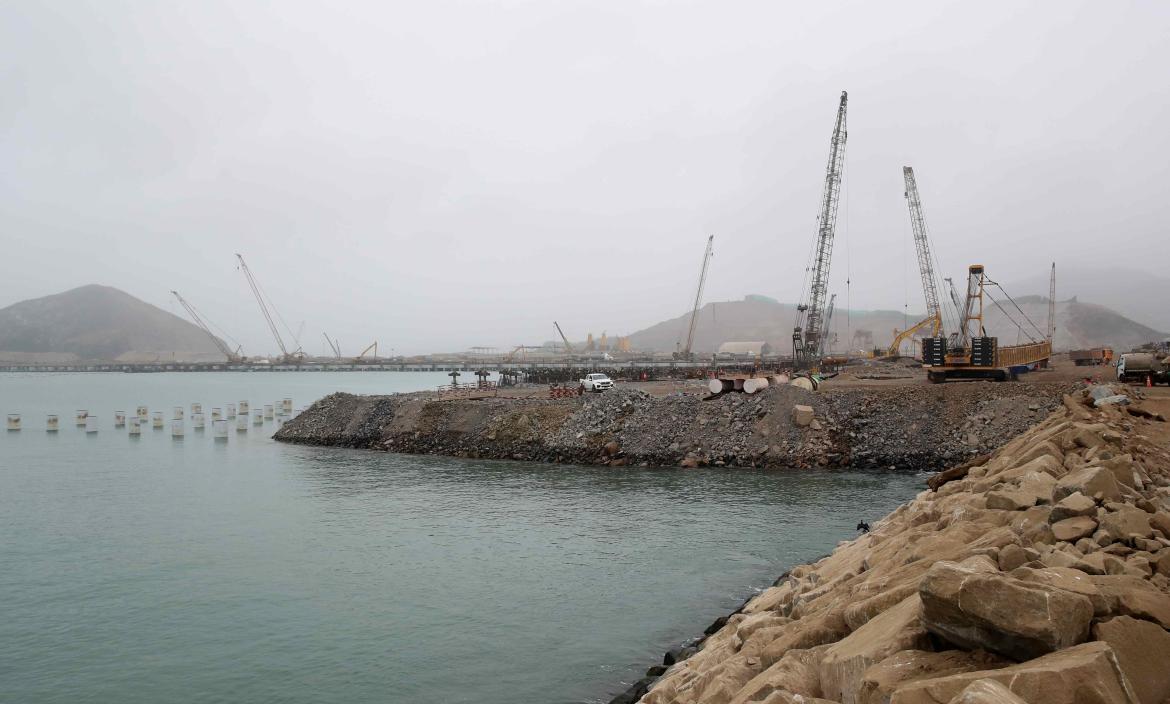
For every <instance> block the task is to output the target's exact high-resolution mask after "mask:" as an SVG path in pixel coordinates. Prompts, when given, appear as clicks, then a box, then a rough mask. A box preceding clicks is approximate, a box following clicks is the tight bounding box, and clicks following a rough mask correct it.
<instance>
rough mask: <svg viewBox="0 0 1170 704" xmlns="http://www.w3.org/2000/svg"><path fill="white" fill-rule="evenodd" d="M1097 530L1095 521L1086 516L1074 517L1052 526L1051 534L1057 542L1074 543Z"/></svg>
mask: <svg viewBox="0 0 1170 704" xmlns="http://www.w3.org/2000/svg"><path fill="white" fill-rule="evenodd" d="M1096 530H1097V521H1094V520H1093V519H1092V518H1089V517H1088V516H1074V517H1073V518H1066V519H1064V520H1063V521H1057V522H1056V523H1053V524H1052V534H1053V535H1054V536H1056V539H1057V540H1063V541H1065V542H1067V543H1074V542H1076V541H1077V540H1079V539H1081V538H1085V537H1088V536H1090V535H1092V534H1093V533H1094V532H1095V531H1096Z"/></svg>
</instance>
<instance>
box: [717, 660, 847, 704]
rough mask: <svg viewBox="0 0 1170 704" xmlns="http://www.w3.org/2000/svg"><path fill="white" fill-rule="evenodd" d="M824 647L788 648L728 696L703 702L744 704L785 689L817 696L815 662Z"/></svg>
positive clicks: (818, 679)
mask: <svg viewBox="0 0 1170 704" xmlns="http://www.w3.org/2000/svg"><path fill="white" fill-rule="evenodd" d="M827 647H828V646H820V647H818V648H810V649H806V650H789V651H788V652H787V653H785V654H784V657H782V658H780V660H779V661H777V662H776V663H775V664H773V665H772V666H771V667H769V668H768V669H767V670H764V671H763V672H761V673H760V674H758V675H756V676H755V677H753V678H752V679H751V680H749V681H748V682H747V683H746V684H744V685H742V686H741V687H738V688H737V689H736V691H735V692H734V695H733V696H731V697H730V698H721V699H718V700H709V699H707V698H706V697H704V699H703V701H720V702H725V701H726V702H729V704H744V703H745V702H758V701H761V700H764V699H765V698H770V697H771V695H772V694H774V693H776V692H788V693H791V694H798V695H801V696H804V697H819V696H820V695H821V683H820V678H819V676H818V675H817V662H818V661H819V660H820V659H821V658H822V657H823V655H824V651H825V649H826V648H827Z"/></svg>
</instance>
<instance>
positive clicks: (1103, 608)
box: [1011, 567, 1119, 616]
mask: <svg viewBox="0 0 1170 704" xmlns="http://www.w3.org/2000/svg"><path fill="white" fill-rule="evenodd" d="M1011 576H1012V577H1015V578H1016V579H1019V580H1023V581H1025V582H1035V583H1037V584H1045V585H1047V586H1050V587H1055V588H1056V589H1063V590H1064V591H1066V592H1073V593H1074V594H1080V595H1081V596H1083V597H1086V598H1087V599H1088V600H1089V602H1090V603H1091V604H1092V605H1093V614H1094V615H1095V616H1105V615H1108V614H1110V613H1113V612H1115V611H1116V610H1117V607H1118V604H1119V600H1118V599H1117V598H1112V599H1111V598H1108V597H1106V596H1105V594H1103V593H1102V592H1101V589H1100V588H1098V587H1097V585H1096V584H1094V583H1093V580H1092V578H1091V577H1090V576H1089V575H1088V574H1086V573H1085V572H1083V571H1081V570H1078V569H1071V568H1068V567H1046V568H1044V569H1032V568H1030V567H1020V568H1018V569H1015V570H1012V572H1011Z"/></svg>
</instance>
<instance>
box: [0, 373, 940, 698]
mask: <svg viewBox="0 0 1170 704" xmlns="http://www.w3.org/2000/svg"><path fill="white" fill-rule="evenodd" d="M445 381H447V379H446V377H445V375H443V374H442V373H436V374H422V373H420V374H406V373H397V374H395V373H352V374H328V373H294V374H288V373H284V374H230V373H227V374H68V375H67V374H62V375H46V374H31V375H11V374H10V375H0V413H3V414H7V413H12V412H20V413H21V414H22V415H23V425H24V429H23V430H21V431H19V432H7V433H5V434H4V435H0V701H5V702H9V701H10V702H22V703H23V704H31V703H34V702H70V703H74V702H110V703H111V704H112V703H118V704H134V703H138V702H141V703H143V704H147V703H149V704H156V703H157V702H225V703H226V702H232V703H236V702H249V703H260V702H273V703H276V702H280V703H289V702H291V703H299V702H304V703H305V704H309V703H312V704H326V703H330V702H337V703H338V704H342V703H344V704H361V703H364V702H421V701H429V702H468V703H471V702H474V703H476V704H494V703H499V704H504V703H507V704H526V703H533V704H535V703H538V702H539V703H541V704H544V703H547V702H595V701H601V700H603V699H605V698H606V697H607V695H608V696H611V695H613V694H615V693H616V692H617V691H619V690H620V689H622V688H623V686H622V683H623V682H626V683H628V682H630V681H632V680H633V679H636V678H637V677H638V676H640V673H641V670H642V669H644V668H645V667H646V666H647V665H649V664H651V663H652V662H653V661H655V660H657V659H658V658H659V657H661V653H662V652H663V651H664V650H666V649H667V648H668V647H671V646H673V645H676V644H678V643H679V642H681V641H682V640H684V639H686V638H688V637H690V636H693V635H695V634H697V633H698V632H700V631H701V630H702V628H703V627H705V626H706V625H707V624H708V623H709V622H710V621H711V620H713V619H714V618H715V617H717V616H719V615H721V614H723V613H725V612H726V611H728V610H729V609H730V608H733V607H734V606H735V605H736V604H738V602H739V601H740V600H742V599H743V598H744V597H745V596H746V595H747V594H749V593H750V592H751V590H753V589H757V588H760V587H763V586H766V585H767V584H768V583H770V582H771V580H772V579H773V578H774V577H775V576H776V575H777V574H779V573H780V572H781V571H783V570H784V569H786V568H787V567H789V566H791V565H792V564H795V563H798V562H802V561H805V560H808V559H810V558H812V557H815V556H817V555H820V554H823V553H825V552H828V551H829V550H831V549H832V547H833V546H834V544H835V543H836V542H837V541H838V540H840V539H843V538H847V537H851V536H852V535H853V527H854V525H855V524H856V523H857V521H858V519H859V518H868V519H875V518H878V517H880V516H881V515H883V514H884V513H886V512H887V511H889V510H890V509H892V508H893V507H895V506H896V505H897V504H898V503H900V502H902V501H904V500H906V499H907V498H909V497H910V496H912V495H913V494H914V493H915V492H916V491H917V490H918V488H919V487H920V486H921V478H917V477H908V476H898V475H874V474H859V473H858V474H854V473H809V472H801V473H796V472H755V471H743V470H736V471H728V470H674V469H659V470H637V469H628V468H623V469H620V470H612V469H599V468H593V467H573V466H551V465H540V464H526V463H505V462H482V461H464V460H454V459H443V458H422V457H409V456H403V455H392V454H385V453H376V452H366V451H339V450H331V449H319V448H307V447H296V446H288V445H282V444H279V443H275V442H273V441H272V440H271V439H270V435H271V434H272V432H273V430H274V426H273V425H272V424H271V423H269V424H267V425H265V426H264V427H263V428H253V427H250V428H249V431H248V432H247V433H245V434H237V433H236V431H235V430H234V429H233V430H232V431H231V432H230V438H229V440H228V441H227V443H216V442H214V441H213V440H212V438H211V430H210V428H209V429H208V430H206V431H203V432H202V433H198V432H197V431H194V430H193V429H192V428H191V427H190V422H188V424H187V425H188V427H187V429H186V437H185V438H184V439H182V440H173V439H172V438H171V437H170V431H169V430H157V431H156V430H151V429H149V428H147V429H145V430H144V431H143V435H142V437H141V438H138V439H133V438H130V437H128V436H127V433H126V431H125V429H121V430H116V429H115V428H114V427H113V426H114V423H113V413H114V411H115V410H125V411H127V412H130V413H133V411H134V408H135V406H137V405H140V404H144V405H148V406H150V407H151V409H152V410H153V409H160V410H165V411H166V417H167V418H170V416H171V408H172V407H173V406H176V405H183V406H186V407H187V410H188V411H189V410H190V409H189V404H190V403H191V402H192V401H198V402H201V403H202V404H203V405H204V412H205V413H207V414H210V410H211V407H212V406H222V405H226V404H227V403H229V402H236V401H238V400H240V399H248V400H250V401H251V403H252V404H253V407H258V406H259V405H260V404H263V403H272V402H275V401H279V400H280V399H281V398H283V397H285V396H291V397H292V398H293V399H294V403H295V404H296V405H297V406H303V405H308V403H310V402H311V401H312V400H314V399H316V398H319V397H320V396H323V395H325V394H326V393H329V392H332V391H334V390H346V391H353V392H363V393H387V392H392V391H406V390H415V389H423V388H429V387H433V386H434V385H437V384H440V383H443V382H445ZM77 409H86V410H88V411H89V412H90V413H92V414H96V415H97V416H98V417H99V426H100V430H99V432H98V433H96V434H91V435H87V434H86V433H84V432H83V431H82V430H80V429H78V428H76V427H74V425H73V422H72V420H73V414H74V412H75V411H76V410H77ZM47 413H57V414H59V415H60V416H61V430H60V431H59V432H58V433H56V434H49V433H46V432H45V431H44V417H45V414H47Z"/></svg>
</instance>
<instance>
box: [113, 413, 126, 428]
mask: <svg viewBox="0 0 1170 704" xmlns="http://www.w3.org/2000/svg"><path fill="white" fill-rule="evenodd" d="M124 425H126V411H114V427H115V428H121V427H122V426H124Z"/></svg>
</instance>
